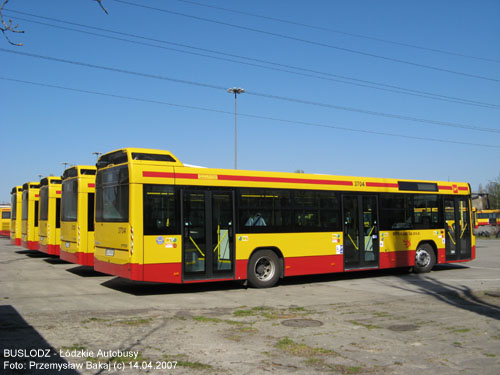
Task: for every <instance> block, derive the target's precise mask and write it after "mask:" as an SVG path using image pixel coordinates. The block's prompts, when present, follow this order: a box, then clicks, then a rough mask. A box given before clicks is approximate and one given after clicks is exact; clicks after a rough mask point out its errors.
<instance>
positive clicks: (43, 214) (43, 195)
mask: <svg viewBox="0 0 500 375" xmlns="http://www.w3.org/2000/svg"><path fill="white" fill-rule="evenodd" d="M48 216H49V189H48V188H43V189H41V190H40V220H47V219H48Z"/></svg>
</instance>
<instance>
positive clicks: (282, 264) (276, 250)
mask: <svg viewBox="0 0 500 375" xmlns="http://www.w3.org/2000/svg"><path fill="white" fill-rule="evenodd" d="M261 250H271V251H272V252H274V253H275V254H276V256H277V257H278V259H279V261H280V269H279V271H280V279H282V278H283V277H285V258H284V257H283V253H282V252H281V250H280V249H279V248H278V247H276V246H259V247H256V248H255V249H253V251H252V252H251V253H250V255H249V257H248V261H249V262H250V259H251V258H252V256H253V255H254V254H255V253H256V252H258V251H261Z"/></svg>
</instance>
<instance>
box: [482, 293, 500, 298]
mask: <svg viewBox="0 0 500 375" xmlns="http://www.w3.org/2000/svg"><path fill="white" fill-rule="evenodd" d="M484 294H486V295H487V296H490V297H500V292H486V293H484Z"/></svg>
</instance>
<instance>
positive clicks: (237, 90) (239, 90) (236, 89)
mask: <svg viewBox="0 0 500 375" xmlns="http://www.w3.org/2000/svg"><path fill="white" fill-rule="evenodd" d="M227 92H228V93H230V94H234V169H238V94H243V93H244V92H245V90H244V89H242V88H241V87H233V88H230V89H227Z"/></svg>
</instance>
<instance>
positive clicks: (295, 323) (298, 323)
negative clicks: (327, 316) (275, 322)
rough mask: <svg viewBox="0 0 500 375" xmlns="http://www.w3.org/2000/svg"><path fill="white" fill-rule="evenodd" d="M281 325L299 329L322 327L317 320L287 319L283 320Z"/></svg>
mask: <svg viewBox="0 0 500 375" xmlns="http://www.w3.org/2000/svg"><path fill="white" fill-rule="evenodd" d="M281 324H283V325H284V326H288V327H300V328H305V327H319V326H322V325H323V323H322V322H320V321H319V320H312V319H287V320H283V321H282V322H281Z"/></svg>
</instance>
